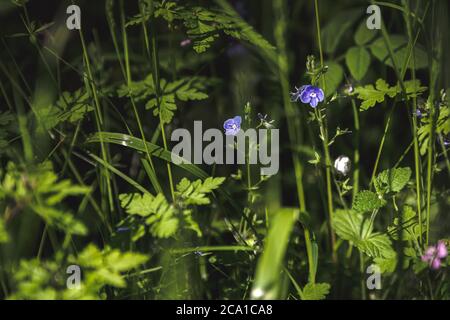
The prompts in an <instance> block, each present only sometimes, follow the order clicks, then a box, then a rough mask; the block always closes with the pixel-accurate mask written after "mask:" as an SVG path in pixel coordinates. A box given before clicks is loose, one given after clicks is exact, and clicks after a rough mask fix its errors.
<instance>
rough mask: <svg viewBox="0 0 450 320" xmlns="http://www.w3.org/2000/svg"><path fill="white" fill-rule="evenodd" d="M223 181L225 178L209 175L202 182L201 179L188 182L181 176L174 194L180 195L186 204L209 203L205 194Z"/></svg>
mask: <svg viewBox="0 0 450 320" xmlns="http://www.w3.org/2000/svg"><path fill="white" fill-rule="evenodd" d="M223 181H225V178H212V177H209V178H206V179H205V181H203V182H202V181H201V180H196V181H194V182H190V181H189V180H188V179H186V178H183V179H182V180H181V181H180V183H179V184H178V185H177V192H176V196H177V197H180V198H181V199H182V201H183V203H185V204H186V205H205V204H209V203H210V200H209V198H208V197H207V194H208V193H211V192H212V191H213V190H215V189H217V188H219V186H220V185H221V184H222V182H223Z"/></svg>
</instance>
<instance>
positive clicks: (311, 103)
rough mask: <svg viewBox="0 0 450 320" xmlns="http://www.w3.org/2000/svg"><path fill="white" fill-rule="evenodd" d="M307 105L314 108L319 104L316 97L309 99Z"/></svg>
mask: <svg viewBox="0 0 450 320" xmlns="http://www.w3.org/2000/svg"><path fill="white" fill-rule="evenodd" d="M309 104H310V106H311V107H313V108H315V107H317V105H318V104H319V99H318V98H317V97H314V98H311V101H310V102H309Z"/></svg>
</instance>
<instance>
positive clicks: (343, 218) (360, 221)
mask: <svg viewBox="0 0 450 320" xmlns="http://www.w3.org/2000/svg"><path fill="white" fill-rule="evenodd" d="M332 226H333V229H334V230H335V231H336V234H337V235H338V236H339V237H341V238H342V239H344V240H347V241H350V242H352V243H353V244H354V245H355V246H356V247H357V248H358V249H359V250H360V251H361V252H363V253H365V254H366V255H368V256H370V257H372V258H375V257H390V256H391V255H392V254H395V251H394V250H393V249H392V245H391V241H390V240H389V237H388V236H387V235H386V234H383V233H373V232H372V227H373V225H370V222H369V219H366V218H364V216H363V215H361V214H358V213H356V212H354V211H353V210H336V212H335V214H334V217H333V225H332Z"/></svg>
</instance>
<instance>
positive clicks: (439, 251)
mask: <svg viewBox="0 0 450 320" xmlns="http://www.w3.org/2000/svg"><path fill="white" fill-rule="evenodd" d="M447 255H448V251H447V247H446V245H445V243H444V241H438V243H437V245H435V246H431V247H428V249H427V250H426V251H425V253H424V255H423V256H422V261H423V262H427V263H428V264H429V265H430V267H431V269H433V270H438V269H439V268H440V267H441V259H444V258H445V257H447Z"/></svg>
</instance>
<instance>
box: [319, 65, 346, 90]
mask: <svg viewBox="0 0 450 320" xmlns="http://www.w3.org/2000/svg"><path fill="white" fill-rule="evenodd" d="M324 64H325V65H326V66H328V70H327V72H326V73H325V74H324V75H323V78H324V79H325V96H327V97H328V96H330V95H332V94H334V93H335V92H336V90H337V89H338V87H339V85H340V84H341V82H342V80H343V79H344V70H343V69H342V67H341V66H340V65H339V64H338V63H336V62H333V61H327V62H325V63H324ZM318 83H319V84H320V85H321V84H322V81H319V82H318Z"/></svg>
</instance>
